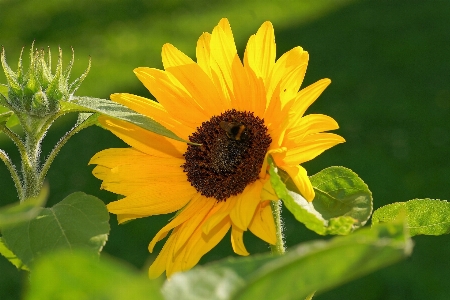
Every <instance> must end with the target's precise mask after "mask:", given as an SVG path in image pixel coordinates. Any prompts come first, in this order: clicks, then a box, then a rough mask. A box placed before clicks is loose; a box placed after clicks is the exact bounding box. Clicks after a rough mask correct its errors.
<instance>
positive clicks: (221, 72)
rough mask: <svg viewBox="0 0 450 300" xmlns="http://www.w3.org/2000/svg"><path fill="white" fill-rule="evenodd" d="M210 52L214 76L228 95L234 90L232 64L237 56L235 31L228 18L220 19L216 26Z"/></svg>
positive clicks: (212, 35)
mask: <svg viewBox="0 0 450 300" xmlns="http://www.w3.org/2000/svg"><path fill="white" fill-rule="evenodd" d="M210 53H211V60H210V62H211V71H212V73H213V74H212V77H213V79H214V78H216V79H215V81H214V82H217V83H218V84H220V86H221V90H222V92H223V93H224V95H225V96H226V95H228V94H229V93H230V92H231V91H233V78H232V76H231V74H232V71H231V66H232V64H233V62H234V61H235V60H236V57H237V51H236V45H235V43H234V38H233V33H232V31H231V27H230V23H229V22H228V20H227V19H222V20H220V22H219V24H218V25H217V26H216V27H214V29H213V32H212V34H211V42H210ZM237 59H239V57H237ZM216 80H217V81H216ZM228 97H229V96H228Z"/></svg>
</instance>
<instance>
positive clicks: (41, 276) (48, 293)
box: [25, 250, 163, 300]
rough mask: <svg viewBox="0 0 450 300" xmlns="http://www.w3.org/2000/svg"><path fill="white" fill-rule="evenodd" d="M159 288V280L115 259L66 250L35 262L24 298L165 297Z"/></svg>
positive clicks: (44, 299) (27, 299) (157, 299)
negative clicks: (152, 278) (99, 257)
mask: <svg viewBox="0 0 450 300" xmlns="http://www.w3.org/2000/svg"><path fill="white" fill-rule="evenodd" d="M160 287H161V283H160V281H157V280H152V281H150V280H149V279H148V277H146V276H145V275H143V274H142V273H139V272H138V271H137V270H134V269H131V268H130V267H128V266H126V265H124V264H122V263H119V262H117V261H116V260H112V259H110V258H108V257H106V258H105V257H103V256H102V259H101V260H99V259H98V258H96V257H93V256H92V254H90V253H85V252H81V251H74V252H70V251H67V250H66V251H58V252H57V253H52V254H50V255H46V256H43V257H42V258H41V259H39V260H37V261H36V264H35V266H34V268H33V272H32V273H31V275H30V284H29V289H28V291H27V293H26V296H25V299H26V300H46V299H109V300H122V299H152V300H160V299H161V300H162V299H163V297H162V295H161V292H160V291H159V289H160Z"/></svg>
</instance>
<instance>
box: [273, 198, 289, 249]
mask: <svg viewBox="0 0 450 300" xmlns="http://www.w3.org/2000/svg"><path fill="white" fill-rule="evenodd" d="M270 206H271V207H272V216H273V220H274V221H275V230H276V237H277V243H276V244H275V245H270V250H271V252H272V254H276V255H280V254H284V253H285V252H286V248H285V247H284V239H283V238H284V237H283V222H282V220H281V201H271V202H270Z"/></svg>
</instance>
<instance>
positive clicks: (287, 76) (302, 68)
mask: <svg viewBox="0 0 450 300" xmlns="http://www.w3.org/2000/svg"><path fill="white" fill-rule="evenodd" d="M308 59H309V56H308V52H306V51H304V50H303V49H302V48H301V47H295V48H294V49H292V50H290V51H288V52H286V53H284V54H283V55H282V56H281V57H280V58H279V59H278V60H277V61H276V63H275V66H274V67H273V71H272V74H271V78H270V83H269V85H268V89H267V94H268V96H269V97H271V96H272V93H273V92H274V91H275V89H276V87H277V86H278V85H279V86H280V101H281V102H282V106H284V105H285V104H286V103H287V102H288V101H290V100H291V99H292V98H293V97H294V96H295V95H296V93H297V92H298V90H299V89H300V86H301V84H302V82H303V78H304V76H305V72H306V67H307V65H308Z"/></svg>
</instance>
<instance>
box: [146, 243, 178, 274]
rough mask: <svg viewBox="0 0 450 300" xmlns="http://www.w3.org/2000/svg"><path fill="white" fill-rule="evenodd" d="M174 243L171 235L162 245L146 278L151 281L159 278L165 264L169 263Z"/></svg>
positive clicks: (164, 268)
mask: <svg viewBox="0 0 450 300" xmlns="http://www.w3.org/2000/svg"><path fill="white" fill-rule="evenodd" d="M173 242H174V235H173V234H172V235H171V236H170V237H169V238H168V239H167V241H166V243H165V244H164V247H163V248H162V250H161V252H159V254H158V256H157V257H156V259H155V261H154V262H153V263H152V265H151V266H150V268H149V270H148V276H149V277H150V278H151V279H153V278H157V277H159V276H160V275H161V274H162V273H163V272H164V271H165V270H166V265H167V262H168V261H170V259H169V258H170V254H171V253H172V247H173Z"/></svg>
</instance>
